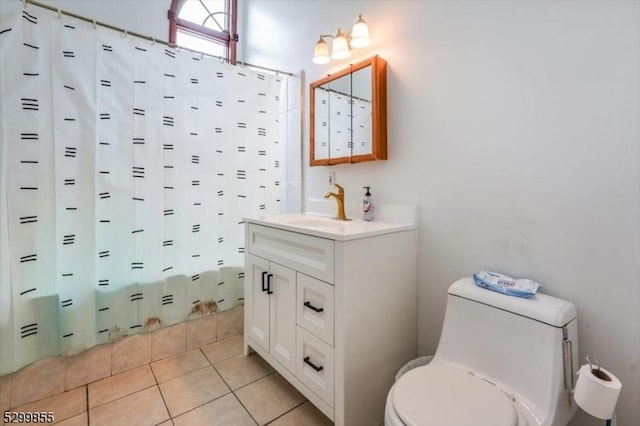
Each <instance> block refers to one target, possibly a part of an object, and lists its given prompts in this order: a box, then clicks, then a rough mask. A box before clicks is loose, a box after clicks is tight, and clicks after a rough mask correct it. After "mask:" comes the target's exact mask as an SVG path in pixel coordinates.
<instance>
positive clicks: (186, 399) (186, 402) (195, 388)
mask: <svg viewBox="0 0 640 426" xmlns="http://www.w3.org/2000/svg"><path fill="white" fill-rule="evenodd" d="M160 391H161V392H162V396H163V397H164V401H165V403H166V404H167V407H168V408H169V413H170V414H171V417H176V416H178V415H180V414H182V413H184V412H187V411H189V410H191V409H193V408H195V407H198V406H200V405H203V404H206V403H207V402H209V401H212V400H214V399H216V398H219V397H221V396H222V395H224V394H226V393H229V392H230V390H229V388H228V387H227V385H226V384H225V383H224V381H223V380H222V378H221V377H220V375H219V374H218V373H217V372H216V371H215V370H214V369H213V367H211V366H209V367H205V368H201V369H199V370H196V371H192V372H191V373H189V374H186V375H184V376H181V377H177V378H175V379H173V380H170V381H168V382H164V383H161V384H160Z"/></svg>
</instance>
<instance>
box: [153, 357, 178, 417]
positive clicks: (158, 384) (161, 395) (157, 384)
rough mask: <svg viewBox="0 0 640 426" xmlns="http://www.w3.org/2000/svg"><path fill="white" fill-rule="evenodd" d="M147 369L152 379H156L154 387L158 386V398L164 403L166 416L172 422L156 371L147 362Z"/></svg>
mask: <svg viewBox="0 0 640 426" xmlns="http://www.w3.org/2000/svg"><path fill="white" fill-rule="evenodd" d="M149 369H150V370H151V374H152V375H153V379H154V380H155V381H156V387H157V388H158V393H159V394H160V398H162V403H163V404H164V408H165V410H167V416H169V420H171V423H172V424H173V417H171V411H169V406H168V405H167V401H166V400H165V399H164V394H163V393H162V389H161V388H160V383H159V382H158V378H157V377H156V373H155V372H154V371H153V368H151V363H149ZM165 421H166V420H165Z"/></svg>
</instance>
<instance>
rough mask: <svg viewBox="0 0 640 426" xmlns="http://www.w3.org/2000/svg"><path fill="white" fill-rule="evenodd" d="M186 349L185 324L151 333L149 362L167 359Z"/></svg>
mask: <svg viewBox="0 0 640 426" xmlns="http://www.w3.org/2000/svg"><path fill="white" fill-rule="evenodd" d="M186 348H187V324H186V323H184V322H183V323H180V324H176V325H172V326H170V327H165V328H161V329H159V330H156V331H154V332H153V333H151V360H152V361H157V360H159V359H163V358H168V357H170V356H173V355H177V354H179V353H182V352H184V351H185V349H186Z"/></svg>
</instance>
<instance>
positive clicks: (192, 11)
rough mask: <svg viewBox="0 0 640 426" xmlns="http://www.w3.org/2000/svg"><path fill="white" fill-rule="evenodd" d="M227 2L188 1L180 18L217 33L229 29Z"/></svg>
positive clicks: (183, 6) (218, 0)
mask: <svg viewBox="0 0 640 426" xmlns="http://www.w3.org/2000/svg"><path fill="white" fill-rule="evenodd" d="M226 3H227V2H226V0H187V1H185V2H184V4H183V5H182V8H181V9H180V13H179V14H178V16H179V17H180V18H182V19H185V20H187V21H190V22H193V23H194V24H198V25H202V26H203V27H206V28H210V29H212V30H215V31H226V30H228V29H229V24H228V19H227V17H228V15H227V12H228V11H227V10H226Z"/></svg>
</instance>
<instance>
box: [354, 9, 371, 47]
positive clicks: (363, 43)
mask: <svg viewBox="0 0 640 426" xmlns="http://www.w3.org/2000/svg"><path fill="white" fill-rule="evenodd" d="M370 43H371V40H370V39H369V26H368V25H367V23H366V22H364V19H362V15H358V20H357V21H356V23H355V24H353V29H352V30H351V43H350V44H351V47H354V48H362V47H367V46H368V45H369V44H370Z"/></svg>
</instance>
